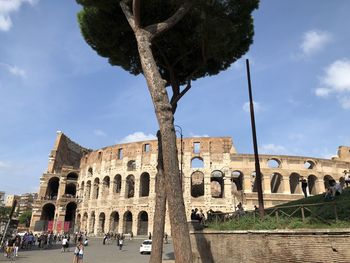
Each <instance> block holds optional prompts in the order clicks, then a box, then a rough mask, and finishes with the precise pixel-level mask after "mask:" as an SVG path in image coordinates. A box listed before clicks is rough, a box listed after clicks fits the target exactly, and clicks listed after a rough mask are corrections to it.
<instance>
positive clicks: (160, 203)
mask: <svg viewBox="0 0 350 263" xmlns="http://www.w3.org/2000/svg"><path fill="white" fill-rule="evenodd" d="M157 138H158V165H157V176H156V205H155V211H154V217H153V240H152V252H151V257H150V260H149V263H162V254H163V236H164V225H165V212H166V191H165V176H164V167H163V149H162V136H161V134H160V131H158V132H157Z"/></svg>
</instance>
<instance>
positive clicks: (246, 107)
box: [242, 101, 263, 113]
mask: <svg viewBox="0 0 350 263" xmlns="http://www.w3.org/2000/svg"><path fill="white" fill-rule="evenodd" d="M253 104H254V113H257V112H261V111H262V110H263V107H262V106H261V104H260V102H256V101H253ZM242 109H243V110H244V111H245V112H250V103H249V101H247V102H246V103H244V104H243V106H242Z"/></svg>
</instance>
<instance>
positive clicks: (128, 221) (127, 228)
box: [123, 211, 132, 234]
mask: <svg viewBox="0 0 350 263" xmlns="http://www.w3.org/2000/svg"><path fill="white" fill-rule="evenodd" d="M123 221H124V228H123V232H124V233H126V234H130V233H131V232H132V213H131V212H130V211H126V212H125V213H124V216H123Z"/></svg>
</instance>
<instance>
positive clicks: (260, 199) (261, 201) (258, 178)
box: [246, 59, 264, 217]
mask: <svg viewBox="0 0 350 263" xmlns="http://www.w3.org/2000/svg"><path fill="white" fill-rule="evenodd" d="M246 66H247V76H248V91H249V102H250V120H251V125H252V135H253V145H254V158H255V174H256V178H255V180H256V184H257V190H258V202H259V214H260V217H263V216H264V198H263V193H262V183H261V171H260V162H259V153H258V143H257V139H256V128H255V117H254V105H253V95H252V87H251V80H250V69H249V60H248V59H246Z"/></svg>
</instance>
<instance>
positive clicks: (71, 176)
mask: <svg viewBox="0 0 350 263" xmlns="http://www.w3.org/2000/svg"><path fill="white" fill-rule="evenodd" d="M67 180H72V181H77V180H78V174H77V173H73V172H72V173H69V174H67Z"/></svg>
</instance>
